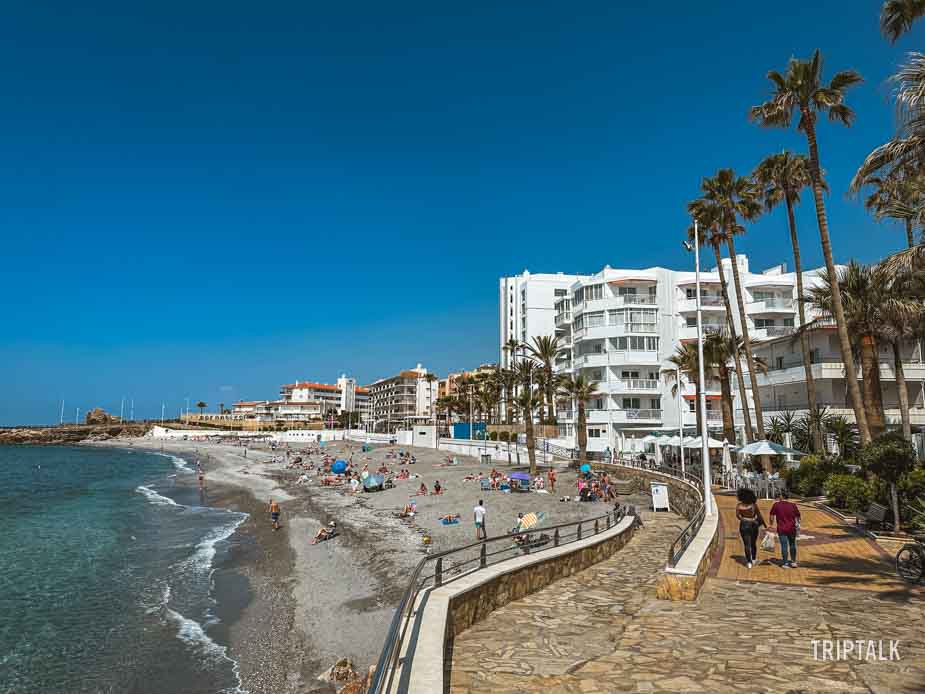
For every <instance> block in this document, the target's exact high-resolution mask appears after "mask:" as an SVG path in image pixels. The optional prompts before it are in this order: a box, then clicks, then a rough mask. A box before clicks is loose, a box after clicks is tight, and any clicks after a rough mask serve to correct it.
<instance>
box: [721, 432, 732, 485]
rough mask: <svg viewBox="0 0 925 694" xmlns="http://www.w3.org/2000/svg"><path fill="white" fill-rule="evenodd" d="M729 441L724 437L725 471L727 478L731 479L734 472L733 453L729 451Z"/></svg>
mask: <svg viewBox="0 0 925 694" xmlns="http://www.w3.org/2000/svg"><path fill="white" fill-rule="evenodd" d="M729 449H730V446H729V442H728V441H726V440H725V439H723V473H724V474H725V476H726V479H727V480H731V479H732V477H733V473H732V455H731V454H730V453H729Z"/></svg>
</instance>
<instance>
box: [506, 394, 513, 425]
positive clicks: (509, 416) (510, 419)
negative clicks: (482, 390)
mask: <svg viewBox="0 0 925 694" xmlns="http://www.w3.org/2000/svg"><path fill="white" fill-rule="evenodd" d="M505 397H506V398H507V402H505V403H504V415H505V418H506V419H507V424H508V426H511V425H512V424H514V408H513V407H512V403H513V402H514V386H513V384H508V386H507V387H506V388H505Z"/></svg>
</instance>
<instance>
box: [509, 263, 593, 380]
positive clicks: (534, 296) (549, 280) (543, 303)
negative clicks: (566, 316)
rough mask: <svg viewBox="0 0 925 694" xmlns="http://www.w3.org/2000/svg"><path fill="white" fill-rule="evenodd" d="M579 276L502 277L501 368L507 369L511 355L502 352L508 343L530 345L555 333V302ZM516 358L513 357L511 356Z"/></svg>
mask: <svg viewBox="0 0 925 694" xmlns="http://www.w3.org/2000/svg"><path fill="white" fill-rule="evenodd" d="M578 279H579V276H578V275H566V274H564V273H561V272H557V273H554V274H531V273H530V272H529V271H528V270H524V271H523V272H522V273H521V274H519V275H514V276H513V277H502V278H501V279H500V281H499V287H498V299H499V301H498V306H499V312H498V319H499V322H500V328H501V330H500V343H499V347H500V351H501V361H500V362H499V363H500V364H501V366H502V367H504V368H510V367H511V363H512V361H513V360H512V357H511V355H510V354H509V353H508V352H507V351H505V349H504V345H506V344H507V342H508V340H510V339H512V338H513V339H514V340H517V341H518V342H520V343H521V344H522V343H525V342H530V341H531V340H532V338H533V337H534V336H537V335H552V334H553V333H554V331H555V303H556V302H557V301H558V300H560V299H564V298H567V297H568V296H569V295H570V292H571V286H572V285H573V284H574V283H575V282H576V281H577V280H578ZM514 359H516V355H515V357H514Z"/></svg>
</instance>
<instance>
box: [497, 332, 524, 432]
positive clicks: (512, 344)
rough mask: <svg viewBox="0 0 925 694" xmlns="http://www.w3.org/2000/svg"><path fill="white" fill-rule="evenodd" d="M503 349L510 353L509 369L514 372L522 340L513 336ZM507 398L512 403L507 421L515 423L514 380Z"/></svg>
mask: <svg viewBox="0 0 925 694" xmlns="http://www.w3.org/2000/svg"><path fill="white" fill-rule="evenodd" d="M501 349H502V350H503V351H505V352H507V354H508V371H509V372H511V373H513V372H514V366H515V364H514V358H515V357H516V356H517V350H518V349H520V342H518V341H517V340H516V339H514V338H513V337H512V338H510V339H508V341H507V342H505V343H504V345H502V347H501ZM505 400H506V402H507V403H511V412H507V411H505V416H506V417H507V423H508V424H513V423H514V412H513V410H514V407H513V403H514V383H513V382H512V383H511V385H510V389H509V390H508V391H507V394H506V397H505ZM506 409H507V407H505V410H506Z"/></svg>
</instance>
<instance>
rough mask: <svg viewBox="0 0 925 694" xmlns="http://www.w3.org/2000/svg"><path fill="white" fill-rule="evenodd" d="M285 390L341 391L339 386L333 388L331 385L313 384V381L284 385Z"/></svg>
mask: <svg viewBox="0 0 925 694" xmlns="http://www.w3.org/2000/svg"><path fill="white" fill-rule="evenodd" d="M283 388H311V389H313V390H331V391H337V390H340V389H339V388H338V387H337V386H332V385H331V384H329V383H313V382H311V381H302V382H301V383H299V382H298V381H296V382H295V383H289V384H287V385H284V386H283Z"/></svg>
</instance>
